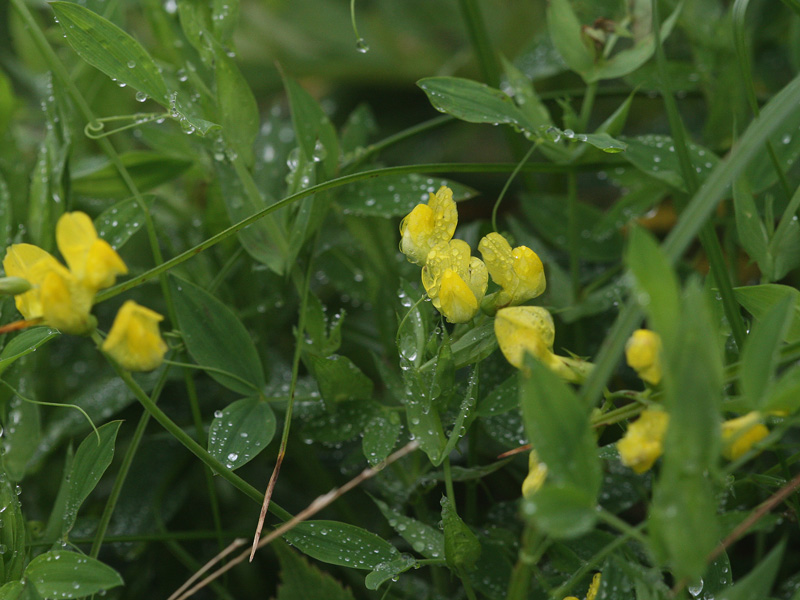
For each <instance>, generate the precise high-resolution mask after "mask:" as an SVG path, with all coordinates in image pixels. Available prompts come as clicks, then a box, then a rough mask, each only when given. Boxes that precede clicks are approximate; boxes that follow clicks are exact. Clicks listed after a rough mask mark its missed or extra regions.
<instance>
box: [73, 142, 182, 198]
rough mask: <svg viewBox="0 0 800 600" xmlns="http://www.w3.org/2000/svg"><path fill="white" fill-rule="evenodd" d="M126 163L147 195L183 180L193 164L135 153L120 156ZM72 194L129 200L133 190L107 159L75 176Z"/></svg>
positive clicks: (137, 183) (159, 155) (74, 174)
mask: <svg viewBox="0 0 800 600" xmlns="http://www.w3.org/2000/svg"><path fill="white" fill-rule="evenodd" d="M120 159H121V160H122V164H123V165H125V168H126V170H127V171H128V174H129V175H130V176H131V179H133V182H134V183H135V184H136V187H137V188H138V189H139V191H140V192H146V191H148V190H152V189H153V188H155V187H158V186H159V185H161V184H162V183H167V182H168V181H172V180H173V179H176V178H177V177H179V176H180V175H181V174H182V173H184V172H185V171H186V170H187V169H188V168H189V167H191V166H192V164H193V163H192V161H191V160H187V159H185V158H179V157H176V156H169V155H166V154H161V153H160V152H149V151H143V150H134V151H131V152H125V153H124V154H122V155H120ZM72 191H73V192H74V193H75V194H78V195H81V196H89V197H91V198H128V197H129V196H130V195H131V189H130V188H129V187H128V184H127V183H125V180H124V179H123V178H122V176H121V175H120V174H119V171H118V170H117V168H116V167H115V166H114V165H113V164H111V162H109V161H107V160H103V161H102V162H95V161H93V162H92V163H91V164H89V165H87V166H86V167H85V168H82V169H81V168H78V169H76V170H75V172H74V173H73V175H72Z"/></svg>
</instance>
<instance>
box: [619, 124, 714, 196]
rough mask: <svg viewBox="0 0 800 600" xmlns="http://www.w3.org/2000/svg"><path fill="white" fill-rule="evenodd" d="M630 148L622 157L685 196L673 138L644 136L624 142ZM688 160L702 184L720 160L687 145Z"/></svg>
mask: <svg viewBox="0 0 800 600" xmlns="http://www.w3.org/2000/svg"><path fill="white" fill-rule="evenodd" d="M623 140H624V141H625V142H626V143H627V144H628V147H627V148H626V150H625V153H624V154H623V155H622V156H623V157H624V158H625V160H627V161H628V162H630V163H631V164H632V165H633V166H634V167H636V168H637V169H639V170H640V171H642V172H643V173H646V174H647V175H650V176H651V177H654V178H656V179H659V180H661V181H663V182H664V183H667V184H669V185H671V186H672V187H674V188H676V189H678V190H680V191H682V192H685V191H686V184H685V183H684V181H683V175H682V172H681V167H680V164H679V163H678V157H677V154H676V153H675V144H674V142H673V141H672V138H671V137H669V136H666V135H643V136H639V137H635V138H623ZM687 149H688V151H689V159H690V160H691V162H692V166H693V167H694V168H695V171H696V172H697V178H698V180H699V182H700V183H702V182H703V181H704V180H705V179H706V178H707V177H708V176H709V174H710V173H711V171H712V170H713V169H714V167H716V166H717V164H719V158H718V157H717V155H716V154H714V153H713V152H712V151H711V150H709V149H707V148H703V147H702V146H698V145H697V144H693V143H689V144H687Z"/></svg>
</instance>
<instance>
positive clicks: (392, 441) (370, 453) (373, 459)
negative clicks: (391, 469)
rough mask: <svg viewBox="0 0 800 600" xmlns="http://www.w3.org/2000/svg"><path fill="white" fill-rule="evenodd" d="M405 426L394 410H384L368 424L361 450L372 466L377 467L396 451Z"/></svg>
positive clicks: (362, 439)
mask: <svg viewBox="0 0 800 600" xmlns="http://www.w3.org/2000/svg"><path fill="white" fill-rule="evenodd" d="M402 429H403V425H402V423H401V422H400V416H399V414H398V413H397V411H394V410H382V411H380V412H379V413H378V414H376V415H375V416H374V417H372V419H371V420H370V421H369V423H367V426H366V427H365V428H364V437H362V438H361V448H362V449H363V451H364V456H365V457H366V459H367V462H369V464H370V465H372V466H375V465H377V464H378V463H379V462H381V461H382V460H383V459H385V458H386V457H387V456H389V453H390V452H391V451H392V450H393V449H394V447H395V445H396V444H397V438H398V437H400V432H401V431H402Z"/></svg>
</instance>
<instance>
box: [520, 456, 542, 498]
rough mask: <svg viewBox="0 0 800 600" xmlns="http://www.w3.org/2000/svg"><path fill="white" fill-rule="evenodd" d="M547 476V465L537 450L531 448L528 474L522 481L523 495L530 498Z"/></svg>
mask: <svg viewBox="0 0 800 600" xmlns="http://www.w3.org/2000/svg"><path fill="white" fill-rule="evenodd" d="M546 477H547V465H546V464H544V463H543V462H541V461H540V460H539V455H538V454H537V453H536V450H531V452H530V454H529V455H528V476H527V477H525V480H524V481H523V482H522V496H523V497H525V498H530V497H531V496H533V495H534V494H535V493H536V492H538V491H539V488H541V487H542V485H543V484H544V480H545V478H546Z"/></svg>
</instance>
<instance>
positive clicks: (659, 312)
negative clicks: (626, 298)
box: [625, 227, 680, 346]
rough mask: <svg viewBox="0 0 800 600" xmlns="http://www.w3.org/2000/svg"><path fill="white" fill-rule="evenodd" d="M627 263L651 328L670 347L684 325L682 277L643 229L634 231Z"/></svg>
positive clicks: (637, 297) (637, 296) (626, 257)
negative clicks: (681, 295) (679, 328)
mask: <svg viewBox="0 0 800 600" xmlns="http://www.w3.org/2000/svg"><path fill="white" fill-rule="evenodd" d="M625 262H626V263H627V265H628V268H629V269H630V270H631V272H632V273H633V276H634V278H635V280H636V294H637V295H636V299H637V301H638V303H639V304H640V305H641V306H642V308H644V309H645V311H647V315H648V317H649V318H650V325H651V327H652V328H653V329H654V330H655V331H656V332H658V333H659V334H660V335H661V338H662V340H663V341H664V343H665V345H666V346H669V345H670V344H672V342H673V340H674V338H675V335H676V328H677V326H678V323H679V322H680V297H679V294H680V290H679V287H678V278H677V277H676V275H675V271H674V270H673V269H672V266H671V265H670V262H669V260H668V259H667V257H666V255H665V254H664V252H663V250H661V247H660V246H659V245H658V242H657V241H656V240H655V238H653V236H652V235H651V234H650V233H648V232H647V231H645V230H644V229H642V228H640V227H635V228H634V229H633V230H632V231H631V236H630V243H629V244H628V249H627V252H626V253H625Z"/></svg>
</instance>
